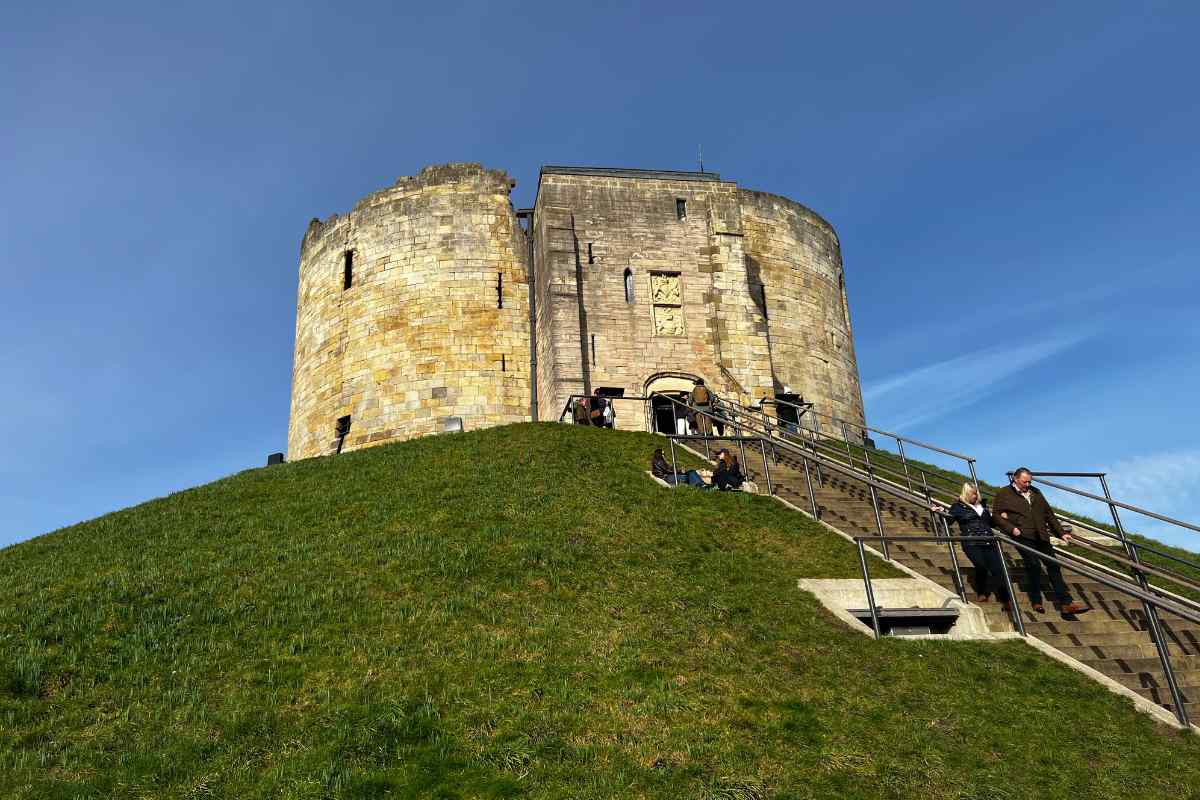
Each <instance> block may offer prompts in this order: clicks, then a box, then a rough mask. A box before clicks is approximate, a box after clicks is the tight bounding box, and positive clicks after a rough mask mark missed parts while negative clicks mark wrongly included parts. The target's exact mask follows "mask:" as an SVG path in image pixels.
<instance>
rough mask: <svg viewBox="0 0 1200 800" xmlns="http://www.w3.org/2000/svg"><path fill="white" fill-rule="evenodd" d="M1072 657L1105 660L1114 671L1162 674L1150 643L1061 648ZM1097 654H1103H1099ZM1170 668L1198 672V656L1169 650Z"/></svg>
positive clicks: (1086, 660) (1177, 671) (1199, 664)
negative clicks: (1177, 653)
mask: <svg viewBox="0 0 1200 800" xmlns="http://www.w3.org/2000/svg"><path fill="white" fill-rule="evenodd" d="M1061 649H1062V651H1063V652H1066V654H1067V655H1069V656H1070V657H1072V658H1076V660H1079V661H1084V662H1087V663H1096V662H1105V663H1106V664H1108V668H1106V669H1112V670H1114V672H1115V673H1124V674H1134V673H1150V674H1156V675H1157V674H1162V669H1163V666H1162V663H1160V662H1159V660H1158V651H1157V650H1156V649H1154V646H1153V645H1152V644H1145V645H1136V646H1129V645H1124V646H1111V648H1100V649H1099V651H1097V650H1096V649H1094V648H1091V646H1085V648H1061ZM1099 654H1103V656H1100V655H1099ZM1171 669H1174V670H1175V674H1176V675H1180V674H1189V675H1195V674H1200V656H1194V655H1193V656H1182V655H1176V654H1174V652H1171Z"/></svg>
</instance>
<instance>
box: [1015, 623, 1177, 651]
mask: <svg viewBox="0 0 1200 800" xmlns="http://www.w3.org/2000/svg"><path fill="white" fill-rule="evenodd" d="M1026 632H1028V633H1032V632H1031V631H1029V629H1028V628H1026ZM1033 635H1035V636H1037V638H1039V639H1041V640H1042V641H1043V642H1045V643H1046V644H1048V645H1050V646H1052V647H1057V648H1059V649H1060V650H1061V649H1062V648H1064V647H1098V648H1100V650H1101V651H1102V652H1103V654H1104V655H1103V656H1099V654H1096V656H1095V657H1104V658H1107V657H1109V648H1121V647H1127V646H1134V647H1142V646H1144V647H1147V648H1149V652H1151V653H1153V652H1154V643H1153V642H1151V640H1150V634H1148V633H1145V632H1143V631H1113V632H1108V633H1097V632H1094V631H1093V632H1089V633H1086V634H1083V633H1080V634H1074V633H1036V634H1033ZM1167 651H1168V652H1169V653H1171V655H1175V654H1179V655H1196V652H1195V651H1194V650H1192V649H1191V648H1187V649H1185V648H1182V647H1180V646H1179V645H1178V644H1176V643H1175V642H1171V641H1168V643H1167Z"/></svg>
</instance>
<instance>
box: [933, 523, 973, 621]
mask: <svg viewBox="0 0 1200 800" xmlns="http://www.w3.org/2000/svg"><path fill="white" fill-rule="evenodd" d="M940 519H941V520H942V532H943V533H945V535H946V547H948V548H949V549H950V563H951V564H952V565H954V588H955V589H956V590H957V591H958V597H959V599H960V600H962V601H963V602H964V603H967V602H970V601H969V600H967V587H966V584H964V583H963V577H962V568H961V567H960V566H959V564H958V553H957V552H956V551H955V550H954V540H953V539H951V538H950V523H949V522H948V521H947V520H946V518H945V517H940Z"/></svg>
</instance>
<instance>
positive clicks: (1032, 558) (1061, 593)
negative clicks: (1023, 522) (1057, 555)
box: [1018, 536, 1071, 605]
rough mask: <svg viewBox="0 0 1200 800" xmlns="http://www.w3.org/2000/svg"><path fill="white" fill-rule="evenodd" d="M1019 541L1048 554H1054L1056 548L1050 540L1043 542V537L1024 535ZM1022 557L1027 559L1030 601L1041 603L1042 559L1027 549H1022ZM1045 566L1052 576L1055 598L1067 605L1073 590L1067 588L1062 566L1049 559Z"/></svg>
mask: <svg viewBox="0 0 1200 800" xmlns="http://www.w3.org/2000/svg"><path fill="white" fill-rule="evenodd" d="M1018 541H1020V542H1021V544H1024V545H1027V546H1029V547H1032V548H1033V549H1035V550H1037V551H1038V552H1040V553H1044V554H1046V555H1048V556H1053V555H1054V548H1053V547H1051V546H1050V543H1049V542H1043V541H1042V540H1041V539H1026V538H1025V537H1024V536H1022V537H1020V539H1019V540H1018ZM1021 558H1023V559H1024V560H1025V591H1026V592H1027V593H1028V594H1029V602H1031V603H1034V604H1038V603H1041V602H1042V559H1040V558H1038V557H1037V556H1036V555H1034V554H1033V553H1030V552H1027V551H1025V550H1022V551H1021ZM1045 566H1046V574H1047V575H1049V576H1050V586H1051V587H1052V588H1053V589H1054V599H1055V600H1056V601H1057V602H1059V603H1061V604H1062V605H1067V604H1068V603H1070V602H1071V592H1070V590H1068V589H1067V583H1066V581H1064V580H1063V575H1062V567H1060V566H1058V564H1053V563H1051V562H1049V561H1047V562H1045Z"/></svg>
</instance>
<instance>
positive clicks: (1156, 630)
mask: <svg viewBox="0 0 1200 800" xmlns="http://www.w3.org/2000/svg"><path fill="white" fill-rule="evenodd" d="M1098 477H1099V478H1100V486H1101V487H1102V488H1103V489H1104V498H1105V500H1107V501H1108V510H1109V512H1110V513H1111V514H1112V519H1113V526H1114V527H1116V529H1117V535H1118V536H1120V537H1121V544H1122V545H1124V546H1125V553H1126V554H1127V555H1128V556H1129V560H1130V561H1132V562H1133V563H1134V564H1140V563H1142V562H1141V559H1140V558H1139V557H1138V552H1137V548H1136V547H1134V546H1133V542H1131V541H1129V537H1128V536H1126V535H1125V526H1124V525H1122V524H1121V516H1120V514H1118V513H1117V506H1116V504H1115V503H1114V502H1113V498H1112V493H1110V492H1109V490H1108V481H1107V480H1105V478H1104V475H1103V474H1101V475H1099V476H1098ZM1132 571H1133V577H1134V579H1135V580H1136V581H1137V582H1138V585H1139V586H1140V587H1141V588H1142V591H1144V592H1147V593H1149V592H1150V582H1149V581H1147V580H1146V573H1144V572H1142V571H1141V570H1140V569H1137V568H1136V567H1135V568H1134V569H1133V570H1132ZM1142 609H1143V610H1144V611H1145V613H1146V622H1147V625H1148V627H1149V628H1150V638H1152V639H1153V640H1154V647H1155V648H1156V649H1157V650H1158V660H1159V661H1161V662H1162V668H1163V675H1164V676H1166V679H1167V686H1168V687H1170V689H1171V702H1172V704H1173V705H1174V706H1175V716H1176V717H1177V718H1178V719H1179V723H1180V724H1181V725H1185V726H1186V725H1187V724H1188V716H1187V711H1186V710H1185V709H1184V707H1183V693H1182V692H1180V691H1179V682H1178V681H1177V680H1176V679H1175V670H1174V669H1172V668H1171V655H1170V652H1169V651H1168V646H1167V639H1166V637H1165V636H1164V635H1163V626H1162V621H1161V620H1160V619H1159V618H1158V609H1157V608H1156V607H1155V606H1154V604H1153V603H1148V602H1146V601H1145V600H1143V601H1142Z"/></svg>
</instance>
